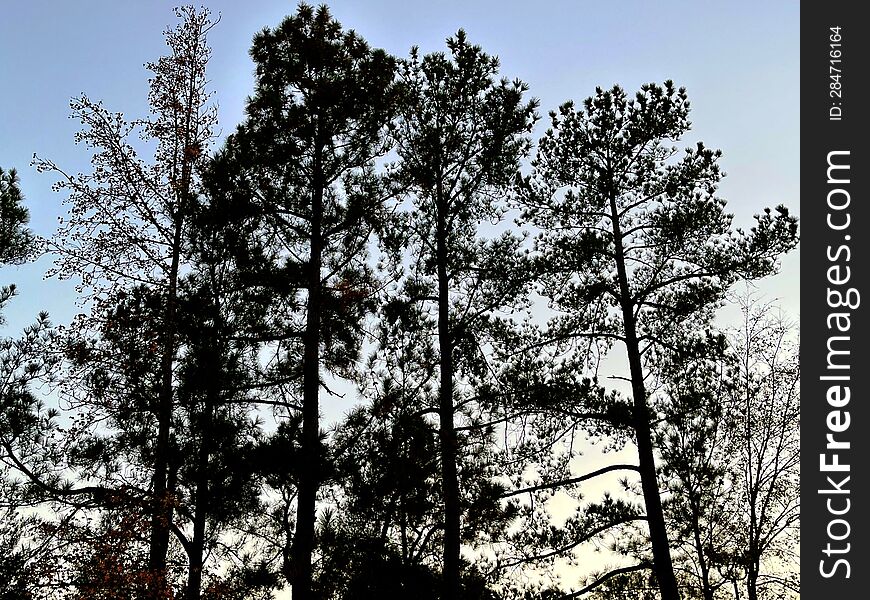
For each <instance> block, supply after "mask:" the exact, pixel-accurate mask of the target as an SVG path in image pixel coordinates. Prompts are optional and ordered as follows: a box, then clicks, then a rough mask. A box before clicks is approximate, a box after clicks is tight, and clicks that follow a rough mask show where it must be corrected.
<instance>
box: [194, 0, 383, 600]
mask: <svg viewBox="0 0 870 600" xmlns="http://www.w3.org/2000/svg"><path fill="white" fill-rule="evenodd" d="M251 56H252V57H253V59H254V62H255V63H256V65H257V72H256V89H255V93H254V95H253V96H252V97H251V99H250V100H249V102H248V107H247V118H246V120H245V122H244V123H243V124H242V125H240V126H239V128H238V130H237V131H236V132H235V133H234V134H233V135H231V136H230V138H229V139H228V140H227V143H226V146H225V148H224V149H223V151H222V152H221V153H220V155H219V156H218V157H217V159H216V161H215V163H214V165H213V168H212V169H211V171H210V172H211V175H210V177H211V187H212V190H213V192H212V197H213V201H214V206H215V207H216V209H217V210H219V211H223V214H225V215H234V216H235V217H236V219H235V223H233V224H228V226H229V227H230V228H236V229H237V232H236V233H233V232H227V235H228V236H229V237H231V238H232V239H233V240H234V241H233V242H230V244H231V245H233V247H236V248H237V250H238V251H237V261H238V263H239V265H240V268H241V269H243V272H244V275H243V277H244V278H245V282H246V284H247V285H248V286H250V287H251V288H258V289H262V290H267V291H268V293H270V294H271V300H269V299H265V298H264V300H265V301H266V302H267V303H268V312H269V316H268V319H266V320H265V321H264V322H263V323H262V325H261V327H260V329H259V330H258V331H256V332H253V333H252V336H253V337H254V338H256V339H258V340H260V341H261V342H262V343H264V344H271V345H272V349H273V350H274V351H275V363H274V364H275V365H276V368H274V369H272V372H271V375H270V377H271V381H279V380H280V381H282V382H283V383H284V385H285V389H288V390H291V391H290V395H291V396H292V397H293V399H294V403H295V400H296V399H298V401H299V402H298V407H299V410H298V413H301V440H300V443H301V446H300V448H299V457H298V462H297V464H294V465H291V466H290V467H291V468H292V469H293V470H294V472H295V483H296V485H297V487H298V489H297V492H298V499H297V502H296V519H295V529H294V531H292V532H291V531H288V532H286V534H287V536H288V542H287V547H286V548H285V557H284V558H285V566H284V574H285V576H286V578H287V579H288V581H289V582H290V583H291V584H292V586H293V594H294V597H295V598H299V599H302V600H306V599H308V598H311V597H312V596H311V585H312V566H311V565H312V555H313V552H314V549H315V548H314V543H315V539H314V534H315V524H316V499H317V494H318V490H319V488H320V486H321V484H322V482H323V480H324V468H325V467H324V464H323V461H324V458H325V452H324V448H323V444H322V440H321V432H320V420H319V419H320V415H319V410H320V390H321V388H322V387H323V385H324V378H323V375H322V373H323V372H324V371H325V372H327V373H332V374H335V375H338V376H345V377H347V376H352V374H353V371H354V364H355V363H354V361H355V358H356V356H357V353H358V351H359V350H358V349H359V345H360V341H361V336H362V332H361V329H360V320H361V318H362V317H363V316H364V315H365V314H366V312H367V311H369V310H371V296H372V294H373V279H372V273H371V269H370V267H369V266H368V265H367V260H366V255H367V247H368V243H369V240H370V237H371V233H372V231H373V230H374V229H375V228H377V227H379V223H380V221H381V220H382V219H383V212H384V211H383V198H384V195H385V194H384V192H383V190H382V186H381V183H380V178H379V177H377V176H376V175H375V173H374V160H375V159H376V158H377V157H379V156H382V155H384V154H385V153H386V152H387V150H388V142H387V138H386V132H387V125H388V124H389V122H390V120H391V119H392V116H393V112H394V96H395V94H394V92H393V89H394V82H393V79H394V76H395V61H394V60H393V59H392V58H391V57H389V56H388V55H387V54H386V53H384V52H383V51H382V50H372V49H371V48H369V46H368V45H367V44H366V43H365V42H364V41H363V40H362V39H361V38H360V37H359V36H358V35H357V34H356V33H354V32H353V31H349V32H346V31H344V30H342V28H341V24H340V23H338V22H337V21H336V20H335V19H333V17H332V16H331V15H330V13H329V11H328V9H327V8H326V7H325V6H322V7H320V8H318V9H313V8H312V7H310V6H307V5H305V4H300V6H299V8H298V10H297V12H296V14H295V15H293V16H291V17H287V18H286V19H285V20H284V21H283V22H282V23H281V24H280V25H279V26H278V27H276V28H275V29H265V30H263V31H262V32H261V33H260V34H258V35H257V36H256V38H255V39H254V44H253V48H252V50H251ZM228 239H229V238H228ZM292 405H293V404H288V403H285V406H287V407H289V406H292ZM291 412H293V413H297V411H296V410H295V409H291Z"/></svg>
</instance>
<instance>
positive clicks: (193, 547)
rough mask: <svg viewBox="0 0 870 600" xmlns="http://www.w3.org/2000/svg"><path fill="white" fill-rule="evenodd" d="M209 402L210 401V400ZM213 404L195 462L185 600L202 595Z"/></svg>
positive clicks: (205, 421) (208, 412)
mask: <svg viewBox="0 0 870 600" xmlns="http://www.w3.org/2000/svg"><path fill="white" fill-rule="evenodd" d="M210 400H211V399H210ZM213 411H214V404H211V405H210V406H207V407H206V415H205V416H206V418H205V420H204V421H203V423H202V431H201V432H200V441H199V455H198V456H197V462H196V474H197V479H196V491H195V492H194V493H195V494H196V497H195V498H194V509H193V511H194V512H193V536H192V537H191V539H190V547H189V548H188V552H187V556H188V567H187V590H186V593H185V600H199V598H200V596H201V595H202V568H203V558H204V555H205V523H206V512H207V511H208V495H209V486H208V457H209V451H210V450H211V447H212V443H211V439H210V437H209V436H210V431H211V424H212V416H213V414H214V412H213Z"/></svg>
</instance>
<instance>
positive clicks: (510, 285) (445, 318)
mask: <svg viewBox="0 0 870 600" xmlns="http://www.w3.org/2000/svg"><path fill="white" fill-rule="evenodd" d="M447 46H448V48H449V54H444V53H433V54H428V55H426V56H424V57H423V58H422V59H421V58H419V56H418V53H417V50H416V49H413V50H412V51H411V56H410V58H409V59H408V60H405V61H403V62H402V65H401V69H400V73H401V80H402V84H403V89H404V91H405V94H406V96H405V101H404V103H403V106H402V115H401V118H400V121H399V126H398V131H397V152H398V155H399V157H400V162H399V165H398V167H397V171H396V178H397V182H398V184H399V186H400V187H401V188H402V189H403V190H404V191H406V192H407V193H408V194H409V196H410V198H411V201H412V203H413V206H412V208H411V210H410V212H409V214H408V224H407V228H408V229H407V231H408V240H409V244H410V246H409V249H410V257H411V259H410V262H409V264H408V265H407V272H408V274H407V277H406V279H405V282H404V284H403V286H404V289H403V297H404V301H405V302H406V303H410V304H422V305H425V306H431V307H432V308H433V309H434V311H435V312H436V313H437V321H436V320H435V319H432V318H430V317H429V316H428V314H427V313H426V312H423V311H416V312H417V314H419V316H420V317H421V318H419V319H418V323H415V324H413V325H410V327H412V328H423V329H426V330H431V331H432V332H433V333H437V339H438V346H437V354H436V356H437V361H438V365H439V373H438V382H439V383H438V390H439V391H438V402H437V406H436V407H431V408H434V409H435V410H437V414H438V418H439V422H440V425H439V452H440V463H441V483H442V488H443V489H442V498H443V500H442V501H443V505H444V544H443V578H444V588H443V592H442V597H443V598H459V597H460V545H461V541H462V539H463V537H464V536H463V531H462V523H461V519H462V517H461V490H460V489H459V481H460V478H459V474H458V462H459V455H460V452H462V449H461V448H460V441H461V440H460V439H459V436H458V433H457V427H458V426H459V424H458V423H457V419H460V418H461V417H462V414H463V413H466V415H467V416H469V417H470V418H472V419H474V418H475V417H476V416H479V415H474V414H473V411H472V409H471V407H470V406H469V398H466V397H465V396H466V392H465V391H464V390H462V389H461V388H462V384H463V380H465V381H468V380H469V378H472V377H474V376H475V375H477V376H481V375H482V374H483V373H485V372H486V371H487V365H486V357H485V351H484V347H485V346H487V345H488V344H490V343H491V341H492V339H493V336H494V335H498V333H497V332H498V330H499V329H500V328H502V327H503V325H504V321H503V320H502V319H501V318H500V317H499V315H498V311H507V310H509V309H510V308H512V307H514V306H516V305H522V304H523V303H524V302H525V299H524V298H523V297H522V291H523V289H524V286H525V285H526V284H525V282H527V277H526V274H525V272H524V269H523V264H522V261H521V257H520V254H519V251H518V250H519V244H520V239H519V238H517V237H516V236H514V235H512V234H510V233H505V234H503V235H500V236H493V237H491V238H490V239H486V237H485V235H484V234H482V232H481V229H483V228H484V225H485V224H487V223H497V222H498V221H499V220H500V219H501V218H502V217H503V214H504V211H505V204H504V197H505V195H506V193H507V190H508V189H509V186H510V184H511V183H512V181H513V179H514V177H515V176H516V173H517V171H518V168H519V161H520V159H521V158H522V157H523V156H524V155H525V154H526V152H527V151H528V148H529V140H528V138H527V137H526V136H527V134H528V133H529V132H530V131H531V128H532V125H533V123H534V122H535V118H536V116H535V107H536V102H535V101H531V102H524V100H523V94H524V93H525V91H526V86H525V84H523V83H522V82H519V81H515V82H513V83H509V82H508V81H507V80H505V79H502V80H500V81H496V80H495V78H496V77H497V75H498V66H499V65H498V60H497V59H496V58H494V57H491V56H488V55H487V54H485V53H484V52H483V51H482V50H481V48H480V47H479V46H474V45H471V44H469V43H468V41H467V39H466V36H465V33H464V32H463V31H461V30H460V31H459V33H457V35H456V36H455V37H453V38H449V39H448V40H447ZM463 406H465V408H464V409H463V408H461V407H463ZM425 408H430V407H425Z"/></svg>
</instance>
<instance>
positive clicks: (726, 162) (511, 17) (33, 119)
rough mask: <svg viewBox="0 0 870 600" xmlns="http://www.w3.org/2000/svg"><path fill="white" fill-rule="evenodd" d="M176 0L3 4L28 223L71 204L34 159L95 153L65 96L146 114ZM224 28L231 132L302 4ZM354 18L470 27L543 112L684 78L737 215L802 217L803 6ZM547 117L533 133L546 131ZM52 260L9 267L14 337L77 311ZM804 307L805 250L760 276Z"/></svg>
mask: <svg viewBox="0 0 870 600" xmlns="http://www.w3.org/2000/svg"><path fill="white" fill-rule="evenodd" d="M177 3H178V2H177V0H176V1H168V0H155V1H150V2H116V1H110V0H80V1H77V2H61V1H46V0H43V1H33V2H6V3H3V6H2V9H3V10H2V12H0V90H2V91H0V166H2V167H3V168H10V167H15V168H17V169H18V171H19V174H20V177H21V182H22V188H23V191H24V193H25V195H26V198H27V204H28V206H29V208H30V211H31V226H32V228H33V230H34V231H35V232H36V233H38V234H40V235H50V234H51V232H52V231H53V229H54V227H55V226H56V222H57V217H58V216H60V215H61V214H64V212H65V210H66V209H65V207H63V206H62V205H61V201H62V197H61V196H59V195H58V194H55V193H53V192H52V191H51V184H52V183H53V179H52V177H51V175H48V174H45V175H40V174H38V173H36V172H35V170H34V169H32V168H31V167H29V163H30V160H31V157H32V155H33V154H34V153H38V154H39V155H40V156H43V157H47V158H51V159H52V160H54V161H55V162H57V163H58V164H59V165H61V166H62V167H63V168H64V169H66V170H67V171H71V172H76V171H82V170H87V169H88V166H89V162H88V161H89V156H88V154H87V152H86V151H85V149H84V148H83V147H78V146H76V145H75V144H74V143H73V134H74V133H75V131H76V128H77V125H78V123H77V122H76V121H74V120H71V119H69V118H68V114H69V108H68V102H69V99H70V98H71V97H73V96H76V95H78V94H80V93H82V92H86V93H87V94H88V95H89V96H90V97H91V98H93V99H102V100H104V101H105V104H106V106H107V107H108V108H110V109H112V110H117V111H122V112H124V113H125V114H127V115H128V116H131V117H132V116H140V115H144V114H145V111H146V110H147V105H146V102H145V96H146V91H147V82H146V79H147V77H148V73H147V71H146V70H145V69H144V67H143V63H145V62H146V61H149V60H152V59H155V58H157V57H158V56H160V55H161V53H162V52H163V50H164V45H163V37H162V35H161V32H162V30H163V29H164V28H165V27H166V26H167V25H170V24H173V23H174V22H175V21H174V17H173V14H172V10H171V9H172V7H173V6H174V5H176V4H177ZM203 4H204V5H205V6H208V7H209V8H210V9H211V10H212V11H213V12H214V13H220V14H221V23H220V24H219V25H218V26H217V27H216V28H215V29H214V30H213V32H212V33H211V35H210V37H209V41H210V43H211V45H212V47H213V50H214V56H213V59H212V62H211V64H210V65H209V78H210V80H211V87H212V90H213V91H214V92H215V99H216V100H217V102H218V104H219V106H220V118H221V130H222V131H223V132H224V133H227V132H230V131H232V129H233V128H234V127H235V125H236V124H237V123H238V121H239V120H240V118H241V116H242V111H243V106H244V100H245V97H246V96H247V95H248V94H249V93H250V92H251V89H252V82H253V75H252V72H253V65H252V63H251V61H250V58H249V57H248V55H247V50H248V48H249V45H250V40H251V37H252V36H253V34H254V33H255V32H257V31H258V30H259V29H261V28H262V27H264V26H274V25H276V24H278V23H279V22H280V20H281V18H282V17H283V16H284V15H286V14H289V13H291V12H293V11H294V10H295V6H296V3H295V2H288V1H278V0H248V1H246V2H230V1H229V0H206V1H205V2H203ZM329 4H330V7H331V9H332V11H333V13H334V15H335V16H336V17H337V18H338V19H339V20H340V21H341V22H342V24H343V25H344V26H345V27H347V28H353V29H356V30H357V31H358V32H359V33H360V34H361V35H362V36H363V37H365V38H366V39H367V40H368V41H369V43H370V44H371V45H373V46H379V47H383V48H385V49H386V50H387V51H389V52H391V53H394V54H396V55H399V56H405V55H407V52H408V49H409V48H410V47H411V46H412V45H418V46H420V48H421V51H423V52H428V51H433V50H442V49H444V39H445V38H446V37H447V36H449V35H452V34H453V33H455V31H456V30H457V29H458V28H460V27H462V28H464V29H465V30H466V31H467V33H468V36H469V39H470V40H471V41H472V42H474V43H478V44H481V45H482V46H483V48H484V49H485V50H486V51H487V52H489V53H491V54H496V55H498V56H499V57H500V59H501V62H502V73H503V74H504V75H505V76H507V77H509V78H515V77H519V78H521V79H523V80H525V81H526V82H528V83H529V85H530V87H531V91H530V93H531V94H532V95H534V96H537V97H538V98H540V100H541V113H542V115H546V112H547V111H548V110H550V109H553V108H556V107H557V106H558V105H559V104H561V103H562V102H564V101H565V100H567V99H575V100H577V101H580V100H582V99H583V98H585V97H586V96H588V95H590V94H591V93H592V92H593V91H594V89H595V86H597V85H601V86H611V85H612V84H614V83H619V84H620V85H622V86H623V87H624V88H625V89H626V90H627V91H629V92H633V91H635V90H636V89H637V88H638V87H639V86H640V84H641V83H644V82H650V81H654V82H661V81H663V80H665V79H669V78H670V79H673V80H674V81H675V82H676V83H677V84H678V85H683V86H686V87H687V88H688V93H689V98H690V100H691V102H692V107H693V112H692V115H691V119H692V122H693V124H694V128H693V131H691V132H689V134H688V135H687V136H686V137H685V138H684V139H683V140H682V141H683V143H684V145H686V146H688V145H694V142H695V141H697V140H699V139H700V140H703V141H704V142H705V143H706V144H707V145H708V146H711V147H717V148H720V149H722V150H723V152H724V156H723V159H722V165H723V167H724V169H725V171H726V172H727V173H728V177H726V179H725V181H724V182H723V185H722V188H721V194H720V195H722V196H723V197H724V198H726V199H727V200H728V207H729V210H730V211H732V212H733V213H734V214H735V217H736V219H735V220H736V222H737V223H738V224H739V225H751V216H752V214H753V213H755V212H758V211H759V210H760V209H761V208H762V207H764V206H774V205H776V204H780V203H783V204H786V205H788V206H789V207H790V208H791V209H792V210H793V211H794V212H795V213H799V210H798V208H799V195H798V192H799V188H798V167H799V159H798V150H799V123H798V116H799V96H798V86H799V76H798V67H799V35H798V23H799V20H798V2H797V1H794V2H792V1H778V2H748V1H743V0H741V1H735V2H728V3H713V2H696V1H692V0H685V1H679V2H677V1H662V2H644V1H642V0H630V1H628V0H621V1H611V2H605V1H589V0H586V1H575V2H569V1H562V2H549V3H548V2H538V3H534V4H529V3H527V2H516V1H510V2H505V1H501V2H494V1H491V0H486V1H476V2H471V1H468V0H465V1H456V0H449V1H446V2H422V1H417V0H402V1H399V0H376V1H371V2H359V1H357V2H352V1H347V0H340V1H334V2H331V3H329ZM545 124H546V118H545V119H542V121H541V123H540V124H539V127H538V131H537V132H536V133H538V134H539V133H540V132H541V131H543V129H544V126H545ZM48 264H49V262H48V259H47V258H43V259H42V260H40V261H39V262H37V263H36V264H31V265H27V266H24V267H6V268H4V269H2V271H0V281H2V282H3V283H4V284H5V283H10V282H14V283H16V284H17V285H18V287H19V290H20V296H19V297H18V298H16V299H15V300H14V301H13V302H12V303H10V305H9V306H8V307H7V310H6V316H7V318H8V322H9V324H8V326H7V329H6V331H7V332H10V331H14V330H16V329H20V328H21V327H22V326H23V325H25V324H26V323H28V322H30V320H31V319H32V316H33V315H34V314H35V313H36V312H37V311H38V310H43V309H45V310H48V311H49V312H50V313H51V315H52V319H53V320H54V321H55V322H58V323H63V322H66V321H68V320H69V318H70V317H71V316H72V315H73V314H74V313H75V307H74V305H73V290H72V285H71V284H70V283H69V282H64V283H59V282H57V281H53V280H49V281H43V280H42V275H43V273H44V272H45V270H46V268H47V266H48ZM762 289H763V291H764V292H765V293H766V294H767V295H768V296H773V297H778V298H779V299H780V303H781V304H782V305H783V306H784V308H785V309H786V310H787V312H788V313H790V314H791V315H795V316H796V315H797V314H798V310H799V304H798V302H799V299H798V258H797V253H793V254H792V255H790V256H789V257H787V258H786V260H785V264H784V271H783V274H781V275H779V276H778V277H776V278H775V279H773V280H772V281H770V282H766V283H765V284H764V285H763V286H762Z"/></svg>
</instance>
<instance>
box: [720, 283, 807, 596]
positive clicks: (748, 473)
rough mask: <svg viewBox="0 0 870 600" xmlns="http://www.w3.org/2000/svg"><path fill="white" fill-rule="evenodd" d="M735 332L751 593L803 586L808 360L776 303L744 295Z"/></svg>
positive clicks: (744, 559)
mask: <svg viewBox="0 0 870 600" xmlns="http://www.w3.org/2000/svg"><path fill="white" fill-rule="evenodd" d="M741 308H742V309H743V324H742V327H741V328H740V329H739V330H738V331H735V332H734V333H733V334H732V340H733V348H734V353H735V354H736V355H737V364H738V368H737V378H736V384H737V385H735V387H734V391H733V393H732V394H731V395H730V396H729V397H728V399H727V405H726V411H727V413H726V414H727V420H728V422H729V423H730V428H731V438H730V442H731V443H730V444H729V447H728V449H729V451H730V452H731V455H732V457H733V458H734V465H733V468H734V470H735V487H736V492H737V494H736V498H735V503H734V510H733V513H734V514H735V515H736V517H737V518H736V519H734V521H733V522H732V524H731V525H732V528H731V535H733V536H734V539H735V542H736V544H735V545H736V546H737V548H739V549H740V551H739V552H738V553H737V556H736V558H737V561H736V562H737V565H738V566H739V567H741V568H742V569H744V571H745V577H746V583H745V587H746V597H747V598H748V600H758V599H759V598H784V597H787V596H789V595H791V594H795V595H797V594H799V593H800V587H799V578H798V576H797V569H796V566H797V565H796V556H795V553H796V551H797V546H798V542H799V525H800V486H799V481H800V361H799V356H798V347H797V339H796V333H795V331H794V327H792V326H791V325H790V324H789V323H788V322H787V321H786V320H785V319H783V318H782V317H781V316H777V315H776V314H774V312H773V311H774V309H773V308H772V307H771V306H770V305H764V304H760V303H758V302H753V301H752V299H751V298H743V299H742V300H741Z"/></svg>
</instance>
